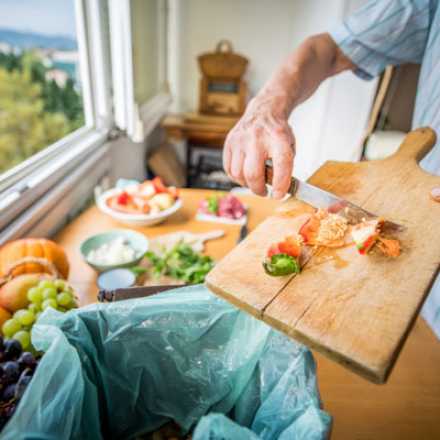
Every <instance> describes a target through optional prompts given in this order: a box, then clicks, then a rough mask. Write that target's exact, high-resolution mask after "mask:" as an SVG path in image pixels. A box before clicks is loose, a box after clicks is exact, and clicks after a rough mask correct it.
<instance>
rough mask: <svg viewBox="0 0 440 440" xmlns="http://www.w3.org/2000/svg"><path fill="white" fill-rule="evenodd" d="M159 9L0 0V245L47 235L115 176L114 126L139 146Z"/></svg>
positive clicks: (155, 59)
mask: <svg viewBox="0 0 440 440" xmlns="http://www.w3.org/2000/svg"><path fill="white" fill-rule="evenodd" d="M166 5H167V0H148V1H147V0H145V1H144V0H1V1H0V244H1V243H2V242H4V241H5V240H9V239H12V238H16V237H19V236H23V235H27V234H38V235H45V234H48V233H50V231H53V230H54V228H55V227H56V226H55V225H56V224H57V222H58V223H59V222H60V219H66V218H67V217H68V215H70V214H71V213H72V211H74V210H75V209H77V208H78V206H79V205H80V204H81V203H84V201H85V200H86V199H87V198H89V197H90V196H91V194H93V188H94V186H95V185H96V184H97V182H99V181H100V179H101V178H102V177H103V176H106V175H109V174H110V173H112V172H113V164H112V163H111V160H110V152H109V149H108V142H107V141H108V139H109V134H110V132H111V131H112V129H113V128H119V129H120V131H125V132H126V134H127V135H128V136H129V137H130V138H131V139H132V140H135V141H136V142H143V141H144V140H145V138H146V136H147V135H148V134H149V133H150V132H151V131H152V130H153V129H154V127H156V126H157V124H158V122H159V120H160V117H161V115H163V114H164V113H165V111H166V110H167V108H168V105H169V103H170V96H169V93H168V87H167V83H166V70H167V69H166V46H167V43H166V20H167V18H166V17H167V14H166V12H167V10H166ZM144 24H147V25H148V26H145V25H144ZM147 27H148V29H147ZM110 52H111V57H110ZM5 79H6V80H5ZM17 83H18V85H17ZM20 106H21V107H20ZM113 109H114V110H113ZM20 112H22V116H20V117H17V116H18V115H19V114H21V113H20ZM27 112H28V113H29V114H28V113H27ZM7 124H8V125H7ZM115 133H117V132H115ZM116 144H117V142H116ZM125 148H129V147H127V146H126V147H125ZM128 157H130V158H132V155H129V156H128Z"/></svg>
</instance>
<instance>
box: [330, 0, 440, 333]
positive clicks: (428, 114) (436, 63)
mask: <svg viewBox="0 0 440 440" xmlns="http://www.w3.org/2000/svg"><path fill="white" fill-rule="evenodd" d="M330 35H331V36H332V38H333V40H334V41H335V42H336V44H337V45H338V46H339V47H340V49H341V50H342V52H344V54H345V55H346V56H347V57H348V58H349V59H350V60H351V61H352V62H353V63H354V64H355V65H356V70H355V73H356V74H357V75H358V76H360V77H361V78H364V79H371V78H373V77H374V76H377V75H379V74H380V73H381V72H382V71H383V70H384V69H385V67H386V66H388V65H399V64H404V63H417V64H421V70H420V76H419V83H418V86H417V96H416V103H415V109H414V114H413V121H412V125H413V128H417V127H424V126H429V127H431V128H433V129H434V130H435V131H436V133H437V139H438V140H437V143H436V145H435V146H434V148H433V149H432V150H431V152H430V153H429V154H428V155H427V156H426V157H425V158H424V159H423V160H422V162H421V166H422V168H423V169H425V170H426V171H428V172H430V173H432V174H437V175H440V5H439V1H438V0H373V1H370V2H368V3H367V4H366V5H365V6H363V7H362V8H360V9H359V10H358V11H356V12H354V13H353V14H352V15H351V16H350V17H348V18H347V19H346V20H345V21H344V22H343V24H342V25H340V26H339V27H337V28H336V29H334V30H333V31H331V32H330ZM439 221H440V219H439ZM422 314H423V316H424V317H425V319H426V320H427V321H428V323H429V324H430V326H431V327H432V329H433V330H434V332H435V333H436V334H437V336H438V337H439V338H440V276H439V277H438V278H437V280H436V282H435V283H434V286H433V288H432V290H431V293H430V295H429V296H428V298H427V300H426V302H425V304H424V307H423V310H422Z"/></svg>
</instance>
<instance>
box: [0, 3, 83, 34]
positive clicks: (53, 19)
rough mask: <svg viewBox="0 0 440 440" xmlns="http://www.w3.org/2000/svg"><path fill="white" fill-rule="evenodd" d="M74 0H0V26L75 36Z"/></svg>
mask: <svg viewBox="0 0 440 440" xmlns="http://www.w3.org/2000/svg"><path fill="white" fill-rule="evenodd" d="M74 3H75V0H0V27H3V28H8V29H14V30H20V31H30V32H36V33H39V34H46V35H65V36H69V37H73V38H75V35H76V34H75V4H74Z"/></svg>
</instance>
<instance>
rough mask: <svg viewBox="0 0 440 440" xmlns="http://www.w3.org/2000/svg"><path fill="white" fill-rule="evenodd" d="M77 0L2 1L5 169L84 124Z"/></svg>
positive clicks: (0, 113)
mask: <svg viewBox="0 0 440 440" xmlns="http://www.w3.org/2000/svg"><path fill="white" fill-rule="evenodd" d="M74 3H75V0H31V1H29V0H2V1H1V2H0V173H2V172H4V171H6V170H9V169H11V168H12V167H13V166H15V165H17V164H19V163H21V162H22V161H24V160H25V159H27V158H29V157H31V156H32V155H34V154H35V153H37V152H39V151H41V150H43V149H44V148H46V147H47V146H49V145H50V144H52V143H54V142H55V141H57V140H59V139H60V138H62V137H64V136H65V135H67V134H68V133H70V132H72V131H74V130H76V129H77V128H79V127H81V126H82V125H84V113H83V100H82V97H81V81H80V75H79V72H80V69H79V54H78V44H77V34H76V26H75V5H74Z"/></svg>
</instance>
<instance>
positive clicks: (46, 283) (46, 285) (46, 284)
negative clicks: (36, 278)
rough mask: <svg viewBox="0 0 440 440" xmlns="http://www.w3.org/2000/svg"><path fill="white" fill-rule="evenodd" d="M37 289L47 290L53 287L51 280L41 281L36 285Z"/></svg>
mask: <svg viewBox="0 0 440 440" xmlns="http://www.w3.org/2000/svg"><path fill="white" fill-rule="evenodd" d="M38 287H41V289H47V288H49V287H54V285H53V281H52V280H42V281H40V282H39V283H38Z"/></svg>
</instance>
